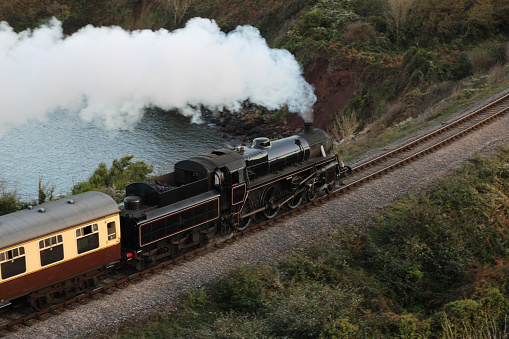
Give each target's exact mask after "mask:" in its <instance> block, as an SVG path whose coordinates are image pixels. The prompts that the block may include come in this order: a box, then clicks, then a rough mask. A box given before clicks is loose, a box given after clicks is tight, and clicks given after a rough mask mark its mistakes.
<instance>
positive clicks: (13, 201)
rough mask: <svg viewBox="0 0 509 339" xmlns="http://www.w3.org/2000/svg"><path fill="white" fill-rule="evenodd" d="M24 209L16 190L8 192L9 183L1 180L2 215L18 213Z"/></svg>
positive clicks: (0, 211)
mask: <svg viewBox="0 0 509 339" xmlns="http://www.w3.org/2000/svg"><path fill="white" fill-rule="evenodd" d="M22 207H23V205H22V203H21V202H20V200H19V197H18V194H17V192H16V190H12V191H10V190H8V189H7V183H6V182H5V181H3V180H0V215H4V214H8V213H12V212H16V211H18V210H20V209H21V208H22Z"/></svg>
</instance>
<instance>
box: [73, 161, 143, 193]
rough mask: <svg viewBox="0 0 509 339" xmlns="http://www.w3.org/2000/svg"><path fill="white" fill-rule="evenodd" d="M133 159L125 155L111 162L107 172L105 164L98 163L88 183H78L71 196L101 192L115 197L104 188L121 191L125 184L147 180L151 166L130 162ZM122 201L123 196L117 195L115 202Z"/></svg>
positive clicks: (140, 162) (141, 162)
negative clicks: (88, 192) (87, 192)
mask: <svg viewBox="0 0 509 339" xmlns="http://www.w3.org/2000/svg"><path fill="white" fill-rule="evenodd" d="M133 157H134V156H133V155H127V156H125V157H123V158H121V159H120V160H119V159H115V160H113V163H112V165H111V167H110V169H109V170H108V167H107V166H106V164H105V163H100V164H99V166H98V167H97V169H96V170H95V171H94V173H93V174H92V176H91V177H90V178H89V179H88V181H82V182H78V183H77V184H75V185H74V186H73V187H72V194H78V193H82V192H86V191H99V190H103V191H104V192H105V193H108V194H110V195H111V194H113V195H115V192H111V190H105V188H113V189H116V190H122V191H123V189H124V188H125V186H126V185H127V184H130V183H132V182H138V181H143V180H145V179H147V178H148V175H149V174H150V173H152V171H153V166H152V165H150V166H149V165H147V164H146V163H145V162H144V161H137V162H132V161H131V160H132V158H133ZM122 199H123V196H122V195H118V197H117V199H116V200H117V201H121V200H122Z"/></svg>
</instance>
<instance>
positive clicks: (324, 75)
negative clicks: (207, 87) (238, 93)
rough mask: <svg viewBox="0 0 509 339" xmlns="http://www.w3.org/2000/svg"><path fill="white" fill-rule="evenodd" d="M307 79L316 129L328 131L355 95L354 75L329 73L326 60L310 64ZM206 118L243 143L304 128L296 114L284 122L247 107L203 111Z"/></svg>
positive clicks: (289, 115)
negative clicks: (312, 92) (312, 94)
mask: <svg viewBox="0 0 509 339" xmlns="http://www.w3.org/2000/svg"><path fill="white" fill-rule="evenodd" d="M305 77H306V80H307V81H308V82H309V83H310V84H312V85H313V86H314V88H315V94H316V96H317V98H318V101H317V102H316V103H315V105H314V106H313V110H314V113H313V118H314V122H315V126H316V127H319V128H322V129H324V130H329V129H330V128H331V126H332V124H333V122H334V117H335V116H336V115H337V114H338V113H339V112H340V111H341V110H342V109H343V107H344V106H345V104H346V102H347V101H348V100H350V99H351V98H353V97H354V96H355V94H356V91H357V87H358V82H357V78H356V76H355V74H353V73H351V72H348V71H337V70H331V69H330V67H329V62H328V61H327V60H325V59H317V60H315V61H313V62H312V63H311V64H310V65H309V66H308V67H307V69H306V72H305ZM204 116H205V119H206V120H207V121H209V122H211V123H214V124H216V125H217V126H219V127H220V128H221V130H222V131H223V132H224V133H225V137H226V135H231V136H235V137H237V138H239V139H241V140H242V141H244V142H245V143H250V142H251V140H252V139H253V138H256V137H260V136H267V137H287V136H291V135H294V134H296V133H299V132H301V131H302V129H303V125H304V120H303V119H302V118H301V117H300V116H299V115H298V114H295V113H290V114H288V115H287V117H286V119H280V118H278V117H277V114H276V112H274V111H269V110H267V109H265V108H261V107H257V106H255V105H251V104H246V105H245V107H244V108H243V110H242V111H241V112H240V113H238V114H229V113H228V112H211V111H206V112H204Z"/></svg>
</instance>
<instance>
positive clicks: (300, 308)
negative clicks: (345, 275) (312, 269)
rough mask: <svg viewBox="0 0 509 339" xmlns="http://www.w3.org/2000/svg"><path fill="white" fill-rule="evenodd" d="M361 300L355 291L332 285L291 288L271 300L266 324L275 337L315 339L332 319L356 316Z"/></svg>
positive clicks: (306, 285)
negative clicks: (267, 323)
mask: <svg viewBox="0 0 509 339" xmlns="http://www.w3.org/2000/svg"><path fill="white" fill-rule="evenodd" d="M361 301H362V298H361V297H360V295H358V294H356V293H355V292H353V291H347V290H343V289H341V288H339V287H335V286H328V285H323V284H319V283H308V284H305V285H299V286H292V287H290V288H289V289H288V290H287V291H285V293H284V294H282V295H280V296H278V297H276V298H274V299H273V300H272V301H271V304H270V307H269V309H270V310H269V312H268V313H267V321H268V322H269V328H270V329H271V332H272V333H275V334H276V335H278V336H283V337H294V338H314V337H317V336H318V335H320V333H322V332H323V331H324V328H325V327H326V326H327V325H328V324H330V323H331V322H332V321H333V320H335V319H342V318H345V317H348V316H352V317H354V316H357V315H358V314H359V313H360V312H359V305H360V303H361Z"/></svg>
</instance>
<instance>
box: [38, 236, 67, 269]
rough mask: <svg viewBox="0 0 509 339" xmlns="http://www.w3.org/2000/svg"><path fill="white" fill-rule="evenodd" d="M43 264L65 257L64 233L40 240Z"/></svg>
mask: <svg viewBox="0 0 509 339" xmlns="http://www.w3.org/2000/svg"><path fill="white" fill-rule="evenodd" d="M39 250H40V253H41V266H46V265H49V264H52V263H54V262H57V261H60V260H63V259H64V244H63V241H62V235H55V236H53V237H49V238H46V239H44V240H41V241H39Z"/></svg>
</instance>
